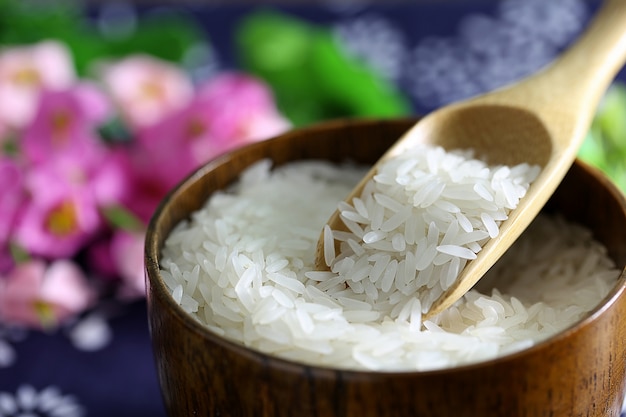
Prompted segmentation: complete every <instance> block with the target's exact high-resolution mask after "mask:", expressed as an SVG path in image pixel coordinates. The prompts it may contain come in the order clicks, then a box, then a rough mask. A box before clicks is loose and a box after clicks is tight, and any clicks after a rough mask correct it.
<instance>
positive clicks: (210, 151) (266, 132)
mask: <svg viewBox="0 0 626 417" xmlns="http://www.w3.org/2000/svg"><path fill="white" fill-rule="evenodd" d="M288 127H289V124H288V122H287V121H286V120H285V119H284V118H283V117H282V116H281V115H280V114H279V113H278V111H277V110H276V107H275V105H274V102H273V99H272V95H271V94H270V91H269V90H268V89H267V88H266V87H265V86H264V85H263V84H261V83H260V82H259V81H257V80H255V79H254V78H250V77H247V76H244V75H239V74H226V75H221V76H218V77H216V78H214V79H213V80H212V81H211V82H210V83H209V84H207V85H206V86H205V87H204V88H203V89H202V91H201V93H200V94H199V95H198V96H197V97H195V98H194V100H192V101H191V102H190V103H189V105H187V106H186V107H185V108H184V109H182V110H180V111H178V112H174V113H172V114H170V115H169V116H167V117H166V118H165V119H163V120H161V121H160V122H158V123H156V124H155V125H152V126H149V127H147V128H145V129H142V130H141V131H140V132H139V134H138V138H137V139H138V147H139V149H138V152H137V155H138V156H136V161H137V164H136V166H137V167H139V171H145V172H146V173H148V174H149V177H150V179H151V180H152V181H156V182H158V183H159V184H160V185H161V186H162V187H165V188H166V189H169V188H171V187H172V186H174V185H175V184H177V183H178V182H179V181H180V180H182V179H183V178H184V177H185V176H186V175H188V174H189V173H190V172H191V171H193V170H194V169H195V168H197V167H198V166H199V165H201V164H202V163H205V162H206V161H208V160H209V159H212V158H214V157H216V156H218V155H220V154H222V153H224V152H226V151H228V150H231V149H233V148H235V147H237V146H241V145H243V144H245V143H247V142H251V141H255V140H261V139H266V138H268V137H270V136H272V135H275V134H278V133H280V132H282V131H284V130H286V129H287V128H288ZM140 174H141V172H140ZM155 188H156V187H155Z"/></svg>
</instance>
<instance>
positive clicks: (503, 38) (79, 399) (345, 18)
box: [0, 0, 625, 417]
mask: <svg viewBox="0 0 626 417" xmlns="http://www.w3.org/2000/svg"><path fill="white" fill-rule="evenodd" d="M324 4H325V6H302V5H301V6H292V7H290V6H282V7H281V9H282V10H283V11H285V12H288V13H293V14H294V15H296V16H298V17H301V18H303V19H306V20H309V21H311V22H315V23H319V24H324V25H328V26H330V27H333V28H335V29H338V30H339V29H340V30H342V31H343V32H342V33H344V34H345V36H346V38H345V40H346V42H351V43H352V45H353V46H354V47H355V48H358V47H359V45H363V44H364V42H365V44H367V45H369V46H370V47H369V48H366V49H365V50H364V49H361V51H362V53H363V54H364V55H365V56H364V58H365V59H368V60H370V61H371V62H372V63H373V64H375V65H379V68H381V71H382V72H384V73H385V75H386V76H387V77H389V78H390V79H392V80H394V81H395V82H396V83H397V84H398V85H400V86H401V87H402V88H403V90H404V91H406V92H407V93H408V94H409V96H410V98H411V100H412V102H413V104H414V107H415V111H416V112H418V113H424V112H427V111H429V110H431V109H433V108H435V107H438V106H440V105H443V104H446V103H447V102H450V101H452V100H455V99H457V98H460V97H459V94H464V95H468V94H473V93H478V92H481V91H486V90H489V89H492V88H495V87H497V86H499V85H501V84H503V83H506V82H509V81H512V80H513V79H515V78H516V77H520V76H522V75H525V74H526V73H529V72H531V71H533V70H535V69H536V68H539V67H540V66H542V65H543V64H544V63H546V62H548V61H549V60H550V59H552V58H553V57H554V56H555V55H556V54H558V52H559V51H560V50H562V49H563V48H564V47H565V46H566V45H567V44H568V42H570V41H571V40H572V39H573V38H574V37H575V36H576V34H577V33H579V32H580V30H582V28H583V27H584V25H585V24H586V22H587V20H588V18H589V17H590V16H591V15H593V12H594V11H595V9H596V7H597V2H593V1H583V0H558V1H557V0H555V1H551V2H545V1H544V0H505V1H502V2H494V1H485V0H463V1H461V0H454V1H451V2H447V1H439V2H423V3H420V2H417V3H406V2H401V3H397V4H394V5H385V4H384V3H380V2H379V3H377V4H373V5H359V4H357V3H352V2H351V3H349V4H350V6H341V4H343V3H341V2H338V1H335V2H325V3H324ZM189 9H190V10H192V12H193V13H194V14H195V15H196V16H197V18H198V19H199V21H200V22H201V23H202V24H203V27H204V28H205V29H206V31H207V32H208V34H209V37H210V39H211V42H212V44H213V46H214V47H215V48H216V50H217V53H216V56H217V57H219V61H217V62H216V65H217V67H218V68H224V69H227V68H228V69H229V68H233V67H236V60H235V57H234V55H233V47H232V34H233V31H234V30H235V26H236V23H237V21H238V19H240V18H241V17H243V16H245V15H246V13H247V12H248V11H249V10H250V8H249V7H248V6H242V5H238V6H205V7H201V6H194V7H191V8H189ZM513 12H514V13H515V16H516V19H518V21H521V22H526V23H527V24H528V26H527V28H528V29H529V30H528V31H526V33H525V34H520V33H517V34H515V33H512V32H511V31H510V30H508V29H507V19H509V18H510V14H511V13H513ZM507 13H508V14H507ZM539 18H542V19H544V20H545V21H544V22H543V24H541V25H534V24H533V22H534V21H536V20H537V19H539ZM509 26H510V25H509ZM363 27H366V28H368V30H367V31H365V32H364V31H363V30H362V28H363ZM493 33H496V34H498V35H500V36H493ZM488 35H489V36H488ZM381 39H382V40H383V41H381ZM389 42H391V45H392V46H393V47H390V43H389ZM468 42H479V44H480V45H481V48H483V49H482V50H481V52H476V53H475V54H474V55H473V56H472V54H468V53H466V52H465V53H461V51H463V50H467V48H466V47H467V45H468ZM530 43H532V45H533V46H534V47H533V48H531V49H532V52H529V53H528V54H524V53H523V51H530V49H525V48H524V47H525V46H529V44H530ZM372 45H373V46H372ZM418 50H419V51H420V53H421V54H427V56H430V57H431V61H430V62H429V65H428V68H425V67H424V65H421V64H420V62H418V61H417V60H415V59H414V58H412V57H414V56H415V54H416V51H418ZM477 59H480V60H481V61H480V62H481V67H480V71H477V70H476V68H477V66H476V60H477ZM407 62H408V65H404V64H406V63H407ZM443 68H448V69H450V68H454V71H442V69H443ZM620 77H621V78H625V77H624V74H623V72H622V74H621V75H620ZM426 87H428V88H426ZM96 313H97V316H95V317H92V318H91V319H92V320H91V321H89V320H86V321H85V323H83V324H85V326H83V327H84V331H94V332H98V331H99V332H103V333H104V334H105V335H109V336H110V337H111V340H110V342H109V343H107V344H106V345H105V346H104V347H102V348H99V349H96V350H90V349H88V347H87V348H86V347H84V346H80V344H79V343H78V342H76V339H75V338H74V336H75V335H72V334H68V333H67V332H63V331H57V332H54V333H51V334H47V333H43V332H36V331H25V330H23V329H9V328H6V327H2V326H1V325H0V417H5V416H7V417H8V416H18V415H22V416H25V415H28V416H30V415H37V416H53V415H54V416H57V417H79V416H90V417H98V416H103V417H105V416H106V417H110V416H116V417H124V416H134V417H137V416H151V417H159V416H165V412H164V409H163V404H162V400H161V397H160V392H159V387H158V382H157V377H156V371H155V368H154V361H153V357H152V350H151V347H150V339H149V332H148V325H147V319H146V305H145V302H144V301H142V300H140V301H136V302H133V303H129V304H119V303H111V305H108V306H103V307H102V308H100V309H99V311H97V312H96ZM46 401H47V402H46ZM46 404H47V406H46ZM46 407H47V408H46ZM28 409H31V410H37V411H38V414H27V413H26V411H27V410H28ZM46 409H47V410H48V411H46ZM20 411H21V412H22V413H23V414H19V412H20Z"/></svg>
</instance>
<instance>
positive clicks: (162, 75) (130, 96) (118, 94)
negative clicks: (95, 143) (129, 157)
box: [101, 55, 193, 127]
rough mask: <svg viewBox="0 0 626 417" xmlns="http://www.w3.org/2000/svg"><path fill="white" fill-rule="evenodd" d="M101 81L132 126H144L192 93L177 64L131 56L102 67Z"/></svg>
mask: <svg viewBox="0 0 626 417" xmlns="http://www.w3.org/2000/svg"><path fill="white" fill-rule="evenodd" d="M101 78H102V81H103V83H104V85H105V87H106V89H107V90H108V91H109V93H110V95H111V96H112V97H113V100H114V101H115V102H116V104H117V105H118V107H119V110H120V112H121V114H122V117H123V118H124V119H125V120H126V122H127V123H129V124H130V125H131V126H133V127H140V126H148V125H151V124H153V123H155V122H157V121H158V120H160V119H161V118H162V117H163V116H165V115H166V114H168V113H171V112H172V111H175V110H178V109H180V108H182V107H183V106H184V105H186V104H187V103H188V102H189V100H190V99H191V97H192V95H193V87H192V84H191V80H190V79H189V78H188V77H187V75H186V74H185V73H184V72H183V71H182V70H181V69H180V68H179V67H177V66H175V65H173V64H171V63H168V62H166V61H163V60H160V59H157V58H154V57H151V56H147V55H134V56H130V57H128V58H125V59H123V60H121V61H119V62H116V63H113V64H110V65H105V66H103V68H102V74H101Z"/></svg>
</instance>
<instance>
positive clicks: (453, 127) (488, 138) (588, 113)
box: [315, 0, 626, 317]
mask: <svg viewBox="0 0 626 417" xmlns="http://www.w3.org/2000/svg"><path fill="white" fill-rule="evenodd" d="M625 60H626V1H623V0H607V1H606V2H605V4H604V6H603V8H602V9H601V10H600V11H599V12H598V14H597V15H596V17H595V19H594V21H593V22H592V23H591V25H590V26H589V28H588V29H587V31H586V32H585V33H584V34H583V36H581V38H580V39H579V40H578V41H577V43H576V44H575V45H574V46H573V47H571V48H570V49H569V50H568V51H567V52H566V53H564V54H563V55H562V56H561V57H559V59H557V60H556V61H555V62H554V63H553V64H552V65H551V66H549V67H547V68H545V69H544V70H542V71H540V72H539V73H537V74H535V75H533V76H531V77H529V78H527V79H525V80H523V81H521V82H519V83H517V84H514V85H512V86H509V87H506V88H503V89H501V90H497V91H494V92H491V93H489V94H486V95H483V96H479V97H476V98H472V99H469V100H467V101H464V102H460V103H455V104H452V105H450V106H447V107H444V108H442V109H440V110H437V111H435V112H433V113H431V114H429V115H427V116H426V117H425V118H423V119H422V120H420V121H419V122H418V123H417V124H416V125H415V126H414V127H413V128H412V129H410V130H409V131H408V132H407V133H406V134H405V135H403V136H402V137H401V138H400V139H399V140H398V141H397V142H396V143H395V144H394V146H392V147H391V148H390V149H389V150H388V151H387V152H386V153H385V154H384V155H383V156H382V157H381V159H380V160H379V161H378V162H377V163H376V164H375V165H374V166H373V167H372V168H371V169H370V171H369V172H368V173H367V174H366V176H365V177H363V179H362V180H361V181H360V183H359V184H358V185H357V186H356V187H355V188H354V189H353V191H352V192H351V193H350V195H349V196H348V197H347V198H346V199H345V201H346V202H348V203H350V202H351V201H352V199H353V198H354V197H358V196H359V195H360V194H361V192H362V190H363V188H364V187H365V185H366V184H367V182H368V181H369V180H371V179H372V178H373V176H374V175H375V174H376V172H377V171H378V166H380V164H382V163H383V162H385V161H387V160H389V159H391V158H393V157H395V156H398V155H400V154H402V153H403V152H404V151H406V150H407V149H410V148H411V147H412V146H415V145H416V144H418V143H423V144H430V145H434V146H441V147H443V148H444V149H446V150H454V149H471V150H473V151H474V153H475V155H476V157H478V158H480V159H483V160H485V161H486V162H487V163H489V164H491V165H517V164H521V163H528V164H530V165H538V166H539V167H540V168H541V172H540V174H539V176H538V177H537V179H536V180H535V181H534V182H533V183H532V184H531V186H530V188H529V190H528V192H527V194H526V196H525V197H524V198H523V199H522V200H521V201H520V203H519V205H518V206H517V208H516V209H514V210H513V211H511V213H510V214H509V216H508V219H507V220H505V221H503V222H502V224H501V225H500V231H499V234H498V236H496V237H495V238H492V239H490V240H489V241H488V242H487V243H486V244H485V246H483V248H482V249H481V250H480V252H478V254H477V258H476V259H474V260H472V261H470V262H468V264H467V265H466V266H465V268H463V270H462V271H460V273H459V276H458V277H457V279H456V281H455V283H454V284H452V286H451V287H450V288H448V290H446V291H444V293H443V294H442V295H441V296H440V297H439V298H438V299H437V300H435V301H434V303H433V304H432V305H431V306H430V308H429V309H428V310H427V311H424V313H425V315H426V316H427V317H428V316H431V315H435V314H437V313H439V312H441V311H443V310H444V309H446V308H447V307H449V306H450V305H452V304H453V303H454V302H455V301H457V300H458V299H459V298H461V297H462V296H463V295H464V294H465V293H466V292H467V291H468V290H469V289H470V288H472V287H473V286H474V284H475V283H476V282H477V281H478V280H479V279H480V278H481V277H482V276H483V275H484V274H485V272H487V270H488V269H489V268H490V267H491V266H492V265H493V264H494V263H495V262H496V261H497V260H498V259H499V258H500V256H501V255H502V254H504V252H506V250H507V249H508V248H509V247H510V246H511V245H512V244H513V242H514V241H515V240H516V239H517V238H518V237H519V236H520V235H521V233H522V232H523V231H524V230H525V229H526V227H527V226H528V225H529V224H530V223H531V222H532V220H533V219H534V218H535V217H536V215H537V214H538V213H539V211H540V210H541V208H542V207H543V206H544V205H545V203H546V202H547V201H548V199H549V198H550V196H551V195H552V194H553V193H554V191H555V189H556V188H557V186H558V185H559V183H560V182H561V181H562V179H563V177H564V176H565V174H566V173H567V171H568V169H569V168H570V167H571V165H572V163H573V162H574V160H575V158H576V154H577V152H578V149H579V147H580V145H581V144H582V141H583V139H584V138H585V135H586V133H587V131H588V129H589V126H590V124H591V120H592V118H593V115H594V114H595V111H596V107H597V105H598V103H599V101H600V99H601V97H602V95H603V94H604V92H605V91H606V89H607V87H608V86H609V85H610V83H611V81H612V80H613V78H614V77H615V75H616V74H617V72H618V71H619V69H620V68H621V67H622V66H623V64H624V61H625ZM327 224H328V225H329V226H330V228H331V229H332V230H346V228H345V226H344V225H343V223H342V221H341V218H340V215H339V212H338V211H335V213H334V214H333V215H332V216H331V218H330V219H329V221H328V223H327ZM324 241H325V239H324V235H323V233H322V235H321V236H320V238H319V240H318V245H317V250H316V261H315V264H316V267H317V269H320V270H327V269H328V268H329V266H328V264H327V261H326V259H325V255H324Z"/></svg>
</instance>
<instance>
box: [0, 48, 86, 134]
mask: <svg viewBox="0 0 626 417" xmlns="http://www.w3.org/2000/svg"><path fill="white" fill-rule="evenodd" d="M75 78H76V75H75V71H74V67H73V63H72V59H71V56H70V53H69V51H68V50H67V48H66V47H65V46H64V45H63V44H61V43H59V42H56V41H45V42H41V43H38V44H35V45H32V46H23V47H13V48H7V49H4V50H2V51H0V119H2V120H3V121H4V123H5V124H7V125H9V126H11V127H14V128H21V127H24V126H25V125H27V124H28V123H29V122H30V121H31V120H32V117H33V116H34V113H35V108H36V105H37V101H38V100H39V93H40V92H41V91H42V90H43V89H49V90H59V89H65V88H68V87H69V86H70V85H71V84H72V83H73V82H74V80H75Z"/></svg>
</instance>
